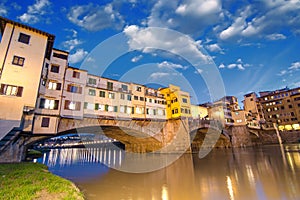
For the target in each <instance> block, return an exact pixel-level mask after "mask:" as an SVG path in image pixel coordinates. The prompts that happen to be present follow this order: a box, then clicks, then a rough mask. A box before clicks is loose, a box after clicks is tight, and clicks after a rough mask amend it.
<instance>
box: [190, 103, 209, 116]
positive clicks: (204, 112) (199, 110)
mask: <svg viewBox="0 0 300 200" xmlns="http://www.w3.org/2000/svg"><path fill="white" fill-rule="evenodd" d="M191 113H192V118H193V119H206V118H208V109H207V107H205V106H201V105H191Z"/></svg>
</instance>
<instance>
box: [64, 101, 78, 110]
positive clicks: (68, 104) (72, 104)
mask: <svg viewBox="0 0 300 200" xmlns="http://www.w3.org/2000/svg"><path fill="white" fill-rule="evenodd" d="M80 106H81V102H77V101H69V100H65V107H64V108H65V110H77V111H78V110H80Z"/></svg>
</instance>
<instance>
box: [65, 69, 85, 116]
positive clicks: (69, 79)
mask: <svg viewBox="0 0 300 200" xmlns="http://www.w3.org/2000/svg"><path fill="white" fill-rule="evenodd" d="M86 80H87V71H85V70H81V69H77V68H72V67H68V68H67V69H66V72H65V82H64V87H63V96H62V106H61V109H60V114H61V116H62V117H67V118H76V119H82V118H83V106H84V105H83V104H84V99H85V86H86Z"/></svg>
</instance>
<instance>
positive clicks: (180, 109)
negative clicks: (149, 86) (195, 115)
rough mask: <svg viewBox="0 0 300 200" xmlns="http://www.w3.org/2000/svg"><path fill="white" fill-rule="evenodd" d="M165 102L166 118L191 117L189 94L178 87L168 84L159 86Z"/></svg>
mask: <svg viewBox="0 0 300 200" xmlns="http://www.w3.org/2000/svg"><path fill="white" fill-rule="evenodd" d="M159 91H160V92H161V94H163V95H164V97H165V100H166V102H167V107H166V112H167V119H176V118H180V117H192V115H191V103H190V94H189V93H188V92H184V91H181V90H180V87H178V86H175V85H172V84H170V85H169V87H167V88H160V89H159Z"/></svg>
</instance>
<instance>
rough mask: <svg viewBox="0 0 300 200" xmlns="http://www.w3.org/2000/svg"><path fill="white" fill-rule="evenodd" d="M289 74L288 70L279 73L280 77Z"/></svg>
mask: <svg viewBox="0 0 300 200" xmlns="http://www.w3.org/2000/svg"><path fill="white" fill-rule="evenodd" d="M287 72H288V71H287V70H281V71H280V72H279V74H278V76H283V75H285V74H287Z"/></svg>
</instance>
